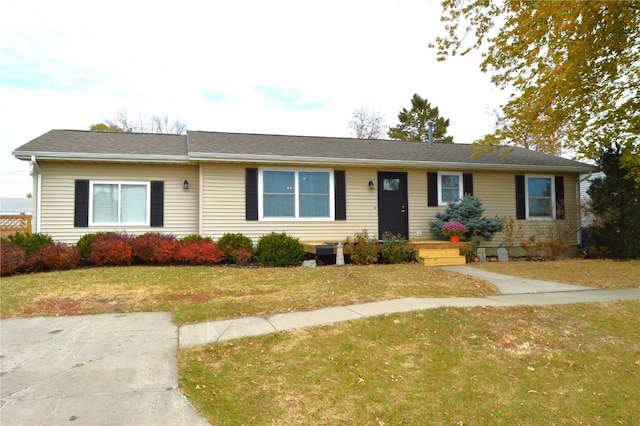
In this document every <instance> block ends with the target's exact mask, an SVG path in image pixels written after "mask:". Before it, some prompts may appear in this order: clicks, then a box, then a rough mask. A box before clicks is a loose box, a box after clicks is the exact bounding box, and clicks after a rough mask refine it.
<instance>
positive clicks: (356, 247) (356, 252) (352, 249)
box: [346, 229, 378, 265]
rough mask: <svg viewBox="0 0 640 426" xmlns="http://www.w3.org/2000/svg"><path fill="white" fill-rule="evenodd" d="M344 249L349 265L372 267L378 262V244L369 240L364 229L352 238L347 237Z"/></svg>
mask: <svg viewBox="0 0 640 426" xmlns="http://www.w3.org/2000/svg"><path fill="white" fill-rule="evenodd" d="M346 247H347V250H346V251H347V252H348V253H349V256H350V258H351V263H355V264H356V265H372V264H374V263H376V262H377V261H378V243H377V242H376V241H375V240H373V239H371V238H369V233H368V232H367V230H366V229H365V230H363V231H362V232H356V233H355V234H354V235H353V238H351V237H347V244H346Z"/></svg>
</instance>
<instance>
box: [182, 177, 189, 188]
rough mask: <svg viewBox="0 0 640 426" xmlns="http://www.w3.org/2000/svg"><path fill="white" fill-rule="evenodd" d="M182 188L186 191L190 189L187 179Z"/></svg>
mask: <svg viewBox="0 0 640 426" xmlns="http://www.w3.org/2000/svg"><path fill="white" fill-rule="evenodd" d="M182 187H183V188H184V189H189V181H188V180H186V179H185V180H184V182H182Z"/></svg>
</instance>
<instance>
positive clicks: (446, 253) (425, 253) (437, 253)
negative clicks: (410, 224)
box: [418, 248, 460, 257]
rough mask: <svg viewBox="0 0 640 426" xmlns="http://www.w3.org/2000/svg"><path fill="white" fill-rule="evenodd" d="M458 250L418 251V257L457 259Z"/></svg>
mask: <svg viewBox="0 0 640 426" xmlns="http://www.w3.org/2000/svg"><path fill="white" fill-rule="evenodd" d="M458 256H460V249H457V248H438V249H419V250H418V257H458Z"/></svg>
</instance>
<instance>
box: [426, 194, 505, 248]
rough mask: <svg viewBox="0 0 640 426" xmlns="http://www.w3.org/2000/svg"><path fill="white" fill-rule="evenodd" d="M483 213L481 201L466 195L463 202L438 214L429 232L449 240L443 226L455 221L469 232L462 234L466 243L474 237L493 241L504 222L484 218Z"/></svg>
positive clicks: (449, 206)
mask: <svg viewBox="0 0 640 426" xmlns="http://www.w3.org/2000/svg"><path fill="white" fill-rule="evenodd" d="M483 213H484V207H482V202H481V201H480V199H479V198H478V197H473V196H470V195H465V196H464V198H463V199H462V200H460V201H458V202H454V203H449V205H448V206H447V209H446V210H445V211H444V212H443V213H436V218H435V219H434V220H433V221H432V222H431V223H429V230H430V231H431V233H432V234H433V235H436V236H438V237H439V238H442V239H445V240H448V239H449V238H447V236H446V235H445V234H444V233H443V232H442V225H444V224H445V223H446V222H449V221H451V220H455V221H457V222H460V223H462V224H463V225H464V226H466V227H467V232H465V233H464V234H462V235H463V236H464V238H465V240H466V241H470V240H471V238H472V237H474V236H475V237H479V238H481V239H483V240H486V241H491V240H492V239H493V236H494V235H495V233H496V232H500V231H502V228H503V226H504V221H503V220H502V219H500V218H489V217H482V214H483Z"/></svg>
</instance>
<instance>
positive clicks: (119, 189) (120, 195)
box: [89, 181, 151, 225]
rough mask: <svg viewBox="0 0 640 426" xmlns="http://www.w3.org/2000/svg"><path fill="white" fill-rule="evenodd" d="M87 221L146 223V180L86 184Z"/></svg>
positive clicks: (97, 223) (101, 223)
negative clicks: (87, 201)
mask: <svg viewBox="0 0 640 426" xmlns="http://www.w3.org/2000/svg"><path fill="white" fill-rule="evenodd" d="M89 188H90V189H89V225H149V217H150V211H149V206H150V205H151V203H150V190H149V182H100V181H91V183H90V185H89Z"/></svg>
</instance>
